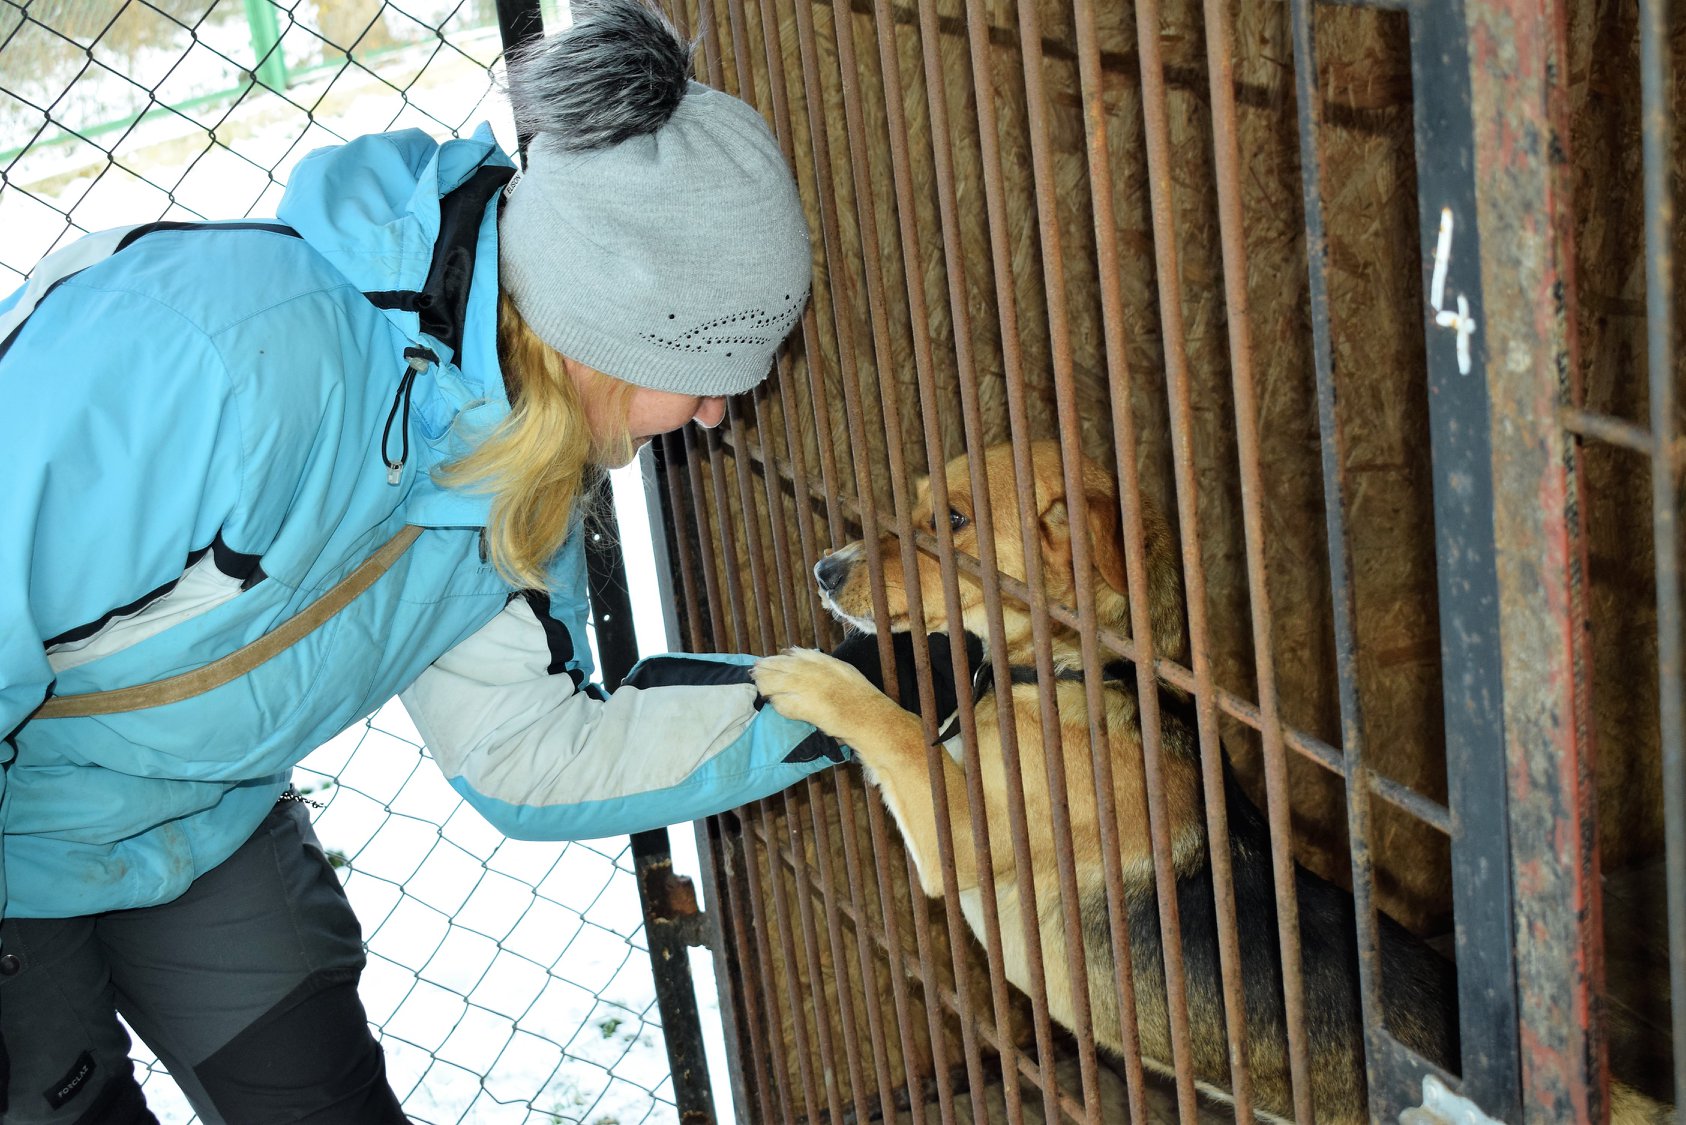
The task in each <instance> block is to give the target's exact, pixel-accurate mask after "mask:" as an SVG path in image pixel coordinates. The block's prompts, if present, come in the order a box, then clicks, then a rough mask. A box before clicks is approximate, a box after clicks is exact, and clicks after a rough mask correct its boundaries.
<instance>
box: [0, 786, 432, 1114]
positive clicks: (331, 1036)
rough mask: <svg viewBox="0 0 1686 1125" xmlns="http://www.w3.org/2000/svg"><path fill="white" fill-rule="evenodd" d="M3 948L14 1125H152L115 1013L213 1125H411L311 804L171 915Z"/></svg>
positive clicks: (90, 920) (15, 935) (118, 915)
mask: <svg viewBox="0 0 1686 1125" xmlns="http://www.w3.org/2000/svg"><path fill="white" fill-rule="evenodd" d="M0 939H3V940H0V948H3V950H4V953H5V956H4V957H3V958H0V1040H3V1042H4V1047H5V1053H6V1055H8V1056H9V1057H10V1064H11V1065H10V1070H11V1076H10V1081H9V1084H8V1088H7V1090H6V1093H7V1095H8V1097H7V1099H6V1105H5V1112H4V1116H3V1118H0V1120H3V1122H4V1123H5V1125H24V1123H26V1122H27V1123H36V1122H51V1123H54V1125H60V1123H76V1125H82V1123H86V1125H95V1123H105V1122H111V1123H114V1125H117V1123H123V1125H126V1123H129V1122H139V1123H146V1122H153V1121H154V1120H155V1119H154V1118H153V1116H152V1114H151V1113H150V1112H149V1111H148V1110H147V1109H146V1105H145V1101H144V1099H143V1098H142V1096H141V1092H140V1087H139V1086H138V1085H137V1083H136V1082H135V1078H134V1069H133V1064H132V1063H131V1062H130V1061H129V1037H128V1035H127V1034H125V1033H124V1031H123V1028H122V1026H121V1025H120V1024H119V1023H118V1022H117V1016H116V1013H118V1012H121V1013H122V1014H123V1018H124V1019H126V1020H127V1021H128V1022H129V1024H130V1026H132V1027H133V1028H134V1029H135V1031H136V1032H137V1033H138V1034H139V1035H140V1037H141V1038H142V1039H144V1040H145V1041H146V1043H147V1045H148V1046H149V1047H151V1048H152V1049H153V1051H154V1052H156V1053H157V1055H158V1058H159V1059H160V1060H161V1061H162V1062H163V1063H164V1065H165V1066H167V1067H168V1068H169V1070H170V1073H171V1075H172V1076H173V1077H174V1078H175V1079H176V1080H177V1081H178V1082H179V1083H180V1085H181V1088H182V1091H183V1092H184V1093H185V1094H186V1095H187V1098H188V1100H189V1101H190V1102H192V1104H193V1108H194V1109H195V1110H196V1111H197V1112H198V1114H199V1116H200V1117H201V1118H202V1119H203V1120H204V1121H206V1122H207V1123H216V1122H227V1123H230V1125H245V1123H252V1125H268V1123H270V1122H283V1121H285V1122H311V1123H315V1125H336V1123H340V1122H344V1123H345V1125H379V1123H385V1122H403V1121H404V1120H405V1118H404V1115H403V1113H402V1111H401V1110H400V1109H399V1107H398V1101H397V1099H396V1098H395V1097H394V1096H393V1094H392V1091H391V1089H390V1088H389V1087H388V1085H387V1082H386V1067H385V1062H384V1060H383V1059H382V1056H381V1050H380V1045H379V1044H378V1043H376V1042H375V1040H374V1037H373V1036H372V1035H371V1034H370V1033H369V1027H368V1023H367V1021H366V1017H365V1016H364V1013H363V1005H362V1002H361V1001H360V1000H359V999H358V997H357V978H358V976H359V974H360V973H361V972H362V969H363V941H362V934H361V931H360V930H359V927H358V925H357V919H356V917H355V916H354V915H353V914H352V912H351V906H350V904H349V903H348V902H347V901H346V897H345V891H344V890H343V889H341V887H340V884H339V879H338V877H337V876H336V875H335V874H334V870H333V868H332V867H331V866H330V865H329V863H328V861H327V857H326V856H325V855H324V854H323V852H322V846H321V844H320V843H318V842H317V839H316V834H315V833H314V832H313V831H312V830H311V827H310V821H309V818H308V817H307V816H306V813H305V809H304V807H303V806H302V805H301V804H300V803H299V802H297V801H282V802H280V803H278V804H277V805H276V806H275V809H274V810H273V811H272V812H271V813H270V814H269V816H268V818H267V819H265V820H264V822H263V824H262V825H260V826H259V828H258V830H257V832H256V833H254V834H253V836H252V838H251V839H250V840H248V841H247V842H246V843H245V844H243V845H242V846H241V847H240V850H239V851H237V852H236V853H235V854H234V855H233V856H231V857H230V858H229V859H228V860H227V861H226V862H224V863H223V864H222V865H220V866H219V867H217V868H216V869H215V870H213V871H210V872H207V873H206V874H205V875H203V876H201V877H200V878H199V879H197V880H196V881H195V882H194V883H193V885H192V886H191V887H190V888H189V889H188V891H187V893H186V894H184V895H183V896H182V897H181V898H179V899H177V900H176V901H174V902H170V903H166V904H164V905H162V906H154V907H148V908H146V909H141V910H121V911H113V912H111V913H107V914H99V915H93V916H90V917H84V918H64V919H16V920H8V921H6V922H4V923H0Z"/></svg>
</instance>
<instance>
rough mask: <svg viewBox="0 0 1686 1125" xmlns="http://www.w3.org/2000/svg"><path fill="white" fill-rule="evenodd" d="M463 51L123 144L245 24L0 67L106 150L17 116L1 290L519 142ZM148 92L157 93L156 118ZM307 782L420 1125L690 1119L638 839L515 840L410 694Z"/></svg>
mask: <svg viewBox="0 0 1686 1125" xmlns="http://www.w3.org/2000/svg"><path fill="white" fill-rule="evenodd" d="M10 2H11V0H0V6H6V5H10ZM301 8H302V5H301ZM278 14H279V15H280V17H281V19H282V21H283V30H284V32H285V35H284V38H283V42H284V43H287V42H290V40H289V39H288V38H286V36H291V35H294V34H295V33H296V32H297V30H298V29H296V28H294V29H291V30H289V29H288V28H287V23H286V21H287V19H288V16H287V13H286V12H285V11H279V12H278ZM3 15H4V13H3V12H0V16H3ZM41 18H45V17H44V16H43V17H41ZM218 34H220V35H221V38H220V39H219V38H218ZM19 41H20V39H19V38H18V37H14V38H13V40H11V42H12V43H13V44H16V43H17V42H19ZM452 42H453V44H454V45H455V48H456V49H452V50H440V49H439V47H438V43H437V41H435V43H434V44H433V45H432V46H431V47H430V46H428V45H422V46H418V47H414V48H405V49H401V50H395V51H391V52H389V53H387V54H384V55H382V56H380V57H379V58H378V59H376V60H375V61H374V62H373V64H372V65H373V67H374V71H373V72H370V71H363V70H359V69H357V68H348V69H345V70H343V71H319V72H316V73H306V74H302V75H300V76H299V78H298V80H297V82H296V83H295V84H294V85H293V86H292V87H291V88H289V90H288V95H287V99H283V98H280V97H277V96H275V95H273V94H270V93H267V92H259V93H249V94H248V95H247V96H246V97H244V98H242V99H241V100H239V102H238V103H237V104H236V105H235V106H234V108H233V109H232V110H231V109H230V107H229V104H228V102H227V101H226V100H225V101H221V102H218V101H216V100H215V99H213V100H212V101H211V102H209V103H204V104H200V105H198V106H197V107H196V108H192V109H190V110H188V111H186V112H184V113H175V112H165V113H155V114H154V115H152V116H149V117H148V118H146V119H144V120H143V121H141V122H140V123H139V124H137V125H136V126H134V127H133V128H132V129H129V130H128V131H127V132H125V131H124V130H121V129H119V130H114V131H112V132H110V133H100V132H97V131H96V130H95V129H94V128H93V126H94V125H95V124H97V120H98V119H99V118H100V114H99V111H100V110H101V108H102V107H105V108H106V109H107V110H108V111H109V112H110V113H117V114H119V116H121V112H122V110H123V107H125V106H129V105H131V104H133V103H134V102H135V100H136V98H135V90H136V89H141V90H143V91H144V90H149V89H151V88H153V87H157V88H158V89H159V90H160V91H164V88H165V86H166V85H168V84H172V83H173V84H174V85H173V87H172V89H176V90H179V91H181V92H182V94H183V95H184V96H185V95H187V94H196V95H200V94H203V93H205V92H206V91H207V90H209V91H215V90H219V89H227V88H228V87H229V86H230V85H232V83H233V82H234V81H237V79H238V68H237V67H234V66H233V65H231V63H230V59H231V58H237V57H239V52H240V51H241V50H242V44H241V42H240V40H239V39H238V37H237V36H235V37H231V36H230V34H229V33H228V32H227V31H226V29H224V30H223V31H222V32H219V33H217V34H211V32H210V29H209V27H208V26H207V29H206V34H205V35H204V36H203V37H198V36H196V37H193V40H192V42H191V43H189V42H187V41H186V40H185V39H184V45H183V47H182V48H181V49H180V50H177V51H175V52H174V55H173V56H172V54H171V52H170V51H168V50H164V49H152V53H151V54H148V55H146V56H145V58H144V59H143V60H142V62H138V63H137V62H133V60H131V63H130V65H131V66H132V67H133V68H137V69H139V70H144V71H148V72H151V74H150V76H149V75H148V74H135V75H133V77H134V78H135V79H137V80H138V81H139V82H140V83H141V84H142V85H139V86H137V83H136V81H131V80H130V76H128V75H126V74H125V73H124V72H123V71H121V70H119V69H117V68H118V67H119V66H121V65H122V63H121V62H119V61H113V60H109V59H107V60H105V61H103V62H101V61H100V60H99V55H98V52H97V50H96V52H95V53H94V56H93V57H94V59H95V62H96V63H98V65H91V66H88V67H87V68H85V70H84V71H83V72H82V77H81V79H79V80H78V82H77V84H76V86H75V88H73V89H71V90H70V91H69V92H68V93H62V94H61V92H60V90H59V89H57V88H55V87H54V86H53V85H52V82H51V81H48V80H47V79H45V78H43V77H42V76H40V75H36V74H29V75H27V76H26V75H24V74H23V73H22V72H21V70H20V68H18V67H16V66H14V65H12V64H11V62H9V59H15V58H16V56H9V55H8V54H7V53H5V52H3V51H0V90H8V89H9V90H12V91H18V92H22V93H25V94H28V95H29V96H30V97H31V99H32V100H33V101H35V102H36V103H37V104H39V105H43V106H46V105H52V104H53V103H56V105H54V108H53V114H54V117H55V119H56V120H58V121H61V122H62V121H69V122H70V123H71V124H73V125H75V126H76V132H78V133H80V134H81V137H82V138H85V139H75V138H72V139H69V140H64V139H56V140H55V139H54V138H55V137H61V131H60V130H59V129H58V128H57V127H56V126H54V125H52V124H50V123H48V122H47V121H46V120H45V118H44V117H43V116H42V115H40V114H36V113H34V112H33V111H31V110H29V109H28V108H27V107H23V108H20V104H19V103H17V102H11V103H10V104H8V105H6V106H4V109H5V110H6V112H5V113H4V114H0V153H4V152H7V151H9V150H16V149H21V150H22V152H21V153H20V154H17V155H14V156H11V157H6V158H4V159H0V168H4V169H5V174H6V181H5V183H4V184H3V185H0V291H5V290H9V289H10V288H11V287H12V286H13V285H15V284H17V283H19V282H21V281H22V279H23V277H24V276H25V275H26V274H27V273H28V271H29V269H30V268H31V267H32V265H33V264H34V262H35V261H36V260H37V259H38V258H40V257H41V256H42V255H44V254H46V253H48V252H49V251H51V250H52V249H54V248H55V247H56V246H57V245H60V244H63V243H64V242H67V241H70V240H72V239H74V238H75V237H77V236H78V235H79V234H80V233H82V232H83V231H87V230H97V229H101V228H104V227H108V226H115V225H122V224H127V223H134V222H144V221H150V220H153V219H158V218H202V217H203V218H232V217H241V216H246V215H267V214H271V213H273V207H274V203H275V200H276V199H277V198H278V197H279V193H280V188H281V186H282V185H283V184H284V183H285V182H286V175H287V171H288V169H290V168H291V167H292V165H293V163H295V162H296V161H297V160H298V158H299V157H301V156H303V155H304V154H305V153H306V152H308V151H310V149H312V148H314V147H316V146H318V145H321V144H327V143H333V142H335V141H336V140H339V139H343V138H347V137H351V136H355V135H358V134H360V133H364V132H370V131H376V130H382V129H388V128H395V127H404V126H408V125H416V126H419V127H421V128H424V129H426V130H427V131H428V132H430V133H432V134H434V135H436V136H445V135H448V134H449V133H450V132H451V131H457V132H467V131H468V130H469V129H471V128H472V127H473V124H474V123H475V122H477V121H478V120H480V119H482V118H489V119H491V120H492V121H493V124H494V128H495V129H496V130H497V131H498V134H499V136H500V138H501V139H503V140H504V142H505V143H506V145H507V144H508V143H509V142H510V141H511V140H512V130H511V128H510V124H509V120H508V110H507V106H506V105H505V104H504V103H503V102H502V100H501V96H500V95H499V94H498V92H497V91H496V89H495V87H494V86H493V84H492V83H491V81H490V80H489V77H488V74H487V71H486V69H485V65H484V63H485V61H489V60H490V59H491V58H493V57H495V55H496V53H497V39H496V33H495V31H490V30H477V31H465V32H463V33H462V34H456V33H453V34H452ZM208 44H214V45H215V49H211V47H210V46H208ZM317 46H318V47H319V46H320V45H319V44H317ZM246 50H247V53H248V54H249V48H247V49H246ZM158 75H162V76H163V77H158ZM82 83H87V84H88V85H87V87H86V88H83V87H82ZM146 83H150V85H145V84H146ZM63 85H64V84H63V83H62V82H61V83H60V86H61V87H62V86H63ZM150 96H151V95H150V94H147V95H146V96H145V97H142V98H140V108H143V109H144V108H146V106H147V104H149V101H150ZM159 96H160V97H161V98H162V97H166V96H167V92H161V93H160V95H159ZM3 100H4V99H0V101H3ZM301 107H303V108H301ZM90 115H91V116H90ZM208 128H214V130H215V137H216V143H214V144H213V143H212V142H211V134H210V133H209V132H208ZM107 144H109V145H113V146H114V152H112V153H111V154H109V155H108V154H107V153H105V152H102V151H100V146H101V145H107ZM642 471H643V470H642V468H641V466H640V464H638V463H635V464H634V465H633V466H632V467H631V468H629V469H627V470H623V471H622V473H620V474H618V475H617V480H616V491H617V508H618V511H619V514H620V518H621V523H622V536H623V545H624V548H625V551H626V555H627V564H628V571H629V582H630V584H631V586H632V590H633V594H634V612H635V617H636V618H637V630H638V637H639V644H640V649H641V650H642V651H645V652H653V651H663V650H665V649H666V648H667V635H666V632H665V630H664V627H663V623H662V610H661V606H660V604H659V598H658V597H657V596H656V591H657V588H658V587H657V583H656V570H655V566H654V561H653V558H652V555H651V549H650V545H649V528H648V524H647V521H646V512H645V508H644V503H645V495H644V488H643V482H642V479H641V476H640V473H641V472H642ZM298 782H299V788H300V789H301V790H302V791H304V792H305V793H306V794H307V795H308V796H310V797H311V799H313V800H316V801H320V802H322V803H323V806H324V807H322V808H321V809H319V810H317V811H316V812H315V813H314V819H315V822H316V828H317V832H318V834H319V835H320V837H321V839H322V841H323V843H324V845H325V846H326V847H327V848H328V849H329V850H330V851H331V852H332V853H334V854H335V855H336V857H338V858H339V859H340V860H342V861H343V865H342V866H341V867H340V874H341V876H342V878H343V879H344V882H345V886H346V890H347V893H348V894H349V895H350V897H351V900H352V902H353V904H354V906H355V907H356V909H357V913H358V915H359V917H360V918H361V920H362V923H363V929H364V936H365V939H366V942H367V944H368V949H369V968H368V971H367V973H366V974H365V976H364V978H363V986H362V992H363V998H364V1003H365V1005H366V1006H367V1008H368V1012H369V1018H370V1020H371V1022H372V1023H373V1024H374V1025H375V1028H376V1031H377V1033H378V1034H379V1036H380V1038H381V1040H382V1043H383V1044H384V1047H385V1051H386V1057H387V1065H388V1067H389V1070H390V1073H391V1077H392V1082H393V1085H394V1087H395V1089H397V1091H398V1092H399V1095H400V1096H401V1097H402V1098H403V1100H404V1104H405V1108H406V1111H407V1112H408V1113H409V1114H410V1115H411V1116H412V1117H413V1118H414V1119H415V1120H417V1121H419V1122H429V1123H444V1122H474V1123H479V1122H489V1123H501V1122H522V1123H527V1122H532V1123H540V1122H543V1123H547V1125H548V1123H555V1122H580V1123H582V1125H632V1123H637V1122H666V1121H672V1120H674V1119H675V1118H676V1112H675V1109H674V1105H673V1091H672V1087H671V1082H670V1079H669V1075H668V1064H667V1057H666V1053H665V1048H664V1045H663V1041H662V1037H661V1030H660V1026H659V1015H658V1013H657V1009H656V1006H655V993H654V986H653V982H652V979H651V972H650V964H649V957H648V952H647V950H646V948H645V946H644V937H643V930H642V925H641V912H640V907H639V901H638V894H637V888H636V885H635V883H634V878H633V869H632V859H631V855H630V851H629V849H628V843H627V841H626V839H625V838H619V839H612V840H602V841H597V842H593V843H574V844H537V843H526V842H518V841H510V840H505V839H503V838H502V837H500V836H499V835H498V834H497V833H496V832H494V831H493V830H492V829H491V828H490V827H489V826H488V825H487V824H486V823H485V822H484V821H482V820H481V819H480V818H479V816H478V815H477V814H475V813H474V812H473V811H472V810H470V809H469V808H467V807H466V806H465V805H463V804H462V803H461V802H460V800H459V799H458V797H457V796H456V794H455V793H454V792H453V791H452V790H451V789H450V788H449V786H447V785H446V783H445V782H444V780H443V778H442V776H441V775H440V774H439V773H438V771H437V770H435V769H434V768H433V766H432V764H431V763H430V762H429V761H427V753H426V749H425V748H424V747H423V746H422V745H421V740H420V738H419V736H418V735H417V733H416V731H415V728H414V727H413V726H412V725H411V724H410V722H409V719H408V716H407V715H406V714H405V713H404V711H403V709H402V708H401V707H400V706H398V705H397V704H396V702H394V703H392V704H389V705H388V706H387V707H385V708H384V709H382V710H381V711H380V712H379V713H377V714H376V715H374V716H373V717H372V718H371V719H369V720H368V721H367V722H365V723H363V724H360V725H358V726H356V727H354V728H352V729H351V730H349V731H346V732H345V733H343V734H341V735H340V736H339V737H337V738H335V739H334V740H333V741H332V742H330V743H328V744H327V745H325V746H323V747H321V748H320V749H318V750H317V751H315V752H314V753H313V754H311V756H310V757H309V758H307V759H306V760H305V762H304V763H303V765H302V766H301V767H300V768H299V770H298ZM672 837H673V844H674V851H675V866H676V868H677V869H678V870H679V871H680V872H682V873H694V872H695V871H696V870H697V863H696V856H695V845H694V838H693V836H692V833H691V830H690V828H689V827H688V826H680V827H678V828H676V829H675V830H673V832H672ZM699 883H700V880H699ZM699 890H700V886H699ZM705 905H706V904H705ZM693 967H694V968H695V969H696V970H698V972H699V975H698V979H697V997H698V1000H699V1004H700V1005H701V1007H702V1009H703V1022H704V1026H705V1028H706V1029H709V1030H710V1031H711V1032H712V1041H711V1042H710V1043H709V1044H708V1047H709V1050H710V1066H711V1070H712V1072H713V1074H714V1075H715V1078H716V1082H715V1086H716V1090H715V1096H716V1099H717V1108H718V1109H719V1110H720V1113H721V1118H722V1119H724V1120H730V1119H731V1117H732V1107H731V1105H730V1104H729V1098H730V1087H729V1083H727V1082H726V1081H725V1080H724V1079H725V1074H726V1070H725V1061H724V1054H723V1045H722V1042H721V1039H720V1035H719V1018H718V1010H717V1004H716V992H715V987H714V981H713V976H712V966H711V964H710V963H709V961H708V959H707V958H706V957H704V956H700V955H698V956H693ZM136 1057H137V1059H139V1060H141V1063H142V1065H143V1067H146V1068H147V1069H146V1070H145V1071H143V1075H142V1076H143V1077H144V1078H145V1089H146V1093H147V1097H148V1100H149V1102H150V1103H151V1105H152V1107H153V1110H154V1112H155V1113H156V1114H157V1115H158V1116H159V1118H160V1120H162V1121H164V1122H167V1123H174V1122H187V1121H191V1120H193V1117H192V1113H191V1111H190V1110H189V1108H188V1107H187V1105H186V1102H185V1100H184V1099H183V1098H182V1097H181V1095H180V1092H179V1090H177V1089H176V1087H175V1085H174V1083H173V1081H172V1080H171V1079H170V1078H169V1076H168V1074H167V1073H165V1072H164V1071H163V1070H162V1069H161V1068H158V1067H157V1066H156V1064H155V1062H154V1061H153V1060H152V1059H151V1056H150V1055H149V1054H148V1053H147V1052H146V1050H145V1048H144V1045H143V1044H140V1043H138V1042H137V1044H136Z"/></svg>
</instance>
